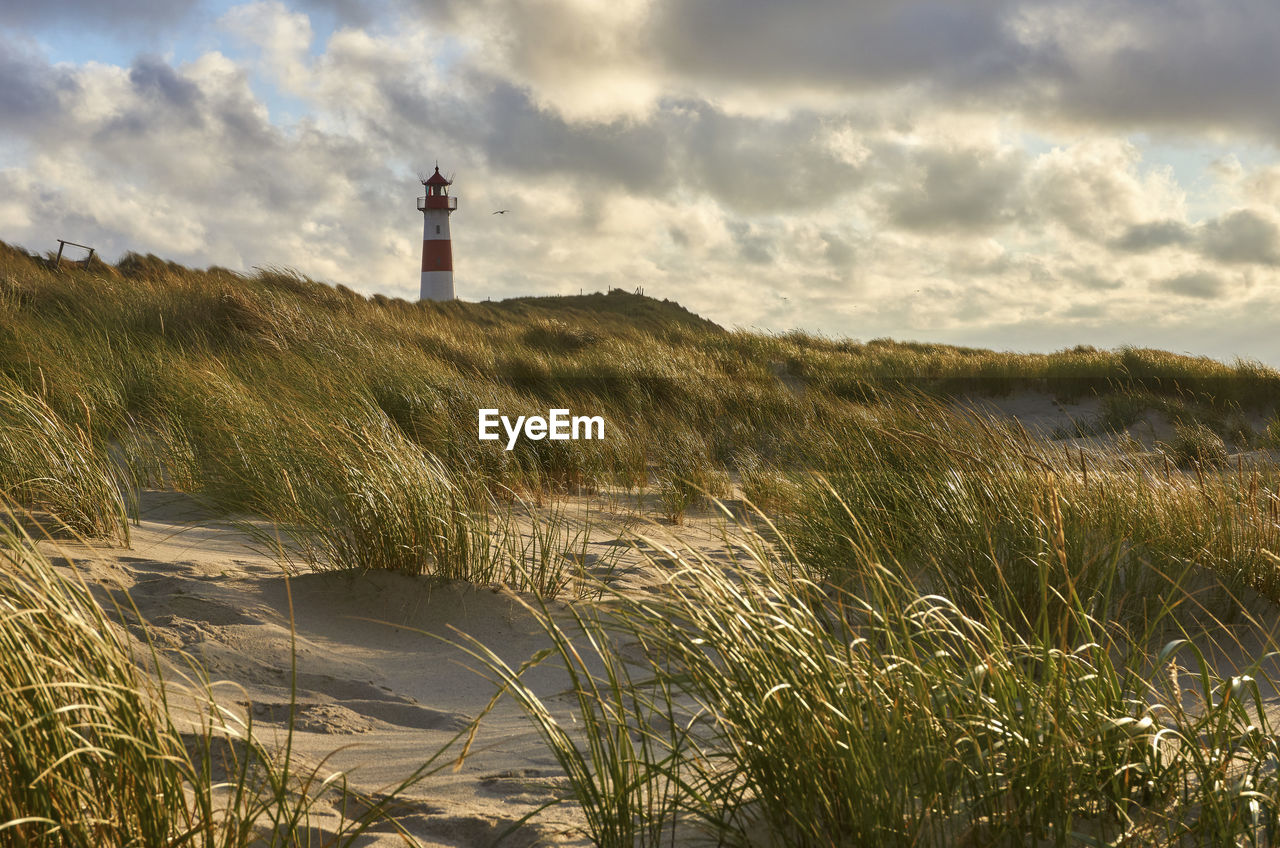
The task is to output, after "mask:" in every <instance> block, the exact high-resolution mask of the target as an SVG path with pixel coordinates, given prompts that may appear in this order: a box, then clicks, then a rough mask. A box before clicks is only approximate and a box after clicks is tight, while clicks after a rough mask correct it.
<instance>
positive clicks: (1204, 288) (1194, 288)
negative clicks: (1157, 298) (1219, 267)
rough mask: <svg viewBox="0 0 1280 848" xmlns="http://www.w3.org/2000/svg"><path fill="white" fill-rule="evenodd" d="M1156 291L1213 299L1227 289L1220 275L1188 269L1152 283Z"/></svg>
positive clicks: (1220, 295)
mask: <svg viewBox="0 0 1280 848" xmlns="http://www.w3.org/2000/svg"><path fill="white" fill-rule="evenodd" d="M1152 287H1153V288H1155V289H1156V290H1157V291H1165V292H1169V293H1170V294H1176V295H1181V296H1183V297H1192V298H1196V299H1198V300H1214V299H1217V298H1220V297H1222V295H1224V294H1225V293H1226V291H1227V284H1226V282H1225V281H1224V280H1223V279H1222V277H1220V276H1218V275H1217V274H1214V273H1213V272H1211V271H1189V272H1187V273H1185V274H1179V275H1178V276H1176V277H1171V278H1170V279H1167V280H1160V281H1157V282H1155V283H1153V284H1152Z"/></svg>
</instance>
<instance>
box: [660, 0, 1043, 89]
mask: <svg viewBox="0 0 1280 848" xmlns="http://www.w3.org/2000/svg"><path fill="white" fill-rule="evenodd" d="M1015 6H1016V4H1015V3H1013V2H1006V0H970V2H966V3H954V2H950V0H902V2H889V0H861V1H860V2H850V0H810V2H804V3H778V2H776V1H775V0H666V2H661V3H660V4H659V11H658V13H657V14H656V16H655V17H654V20H653V23H652V28H651V30H650V32H649V38H650V42H649V43H650V46H651V47H652V48H653V49H656V50H658V51H660V52H661V54H662V55H663V57H664V59H665V61H666V63H667V64H668V65H669V66H671V67H673V68H676V69H678V70H681V71H684V72H686V73H692V74H696V75H698V76H703V77H712V78H718V79H724V80H730V81H734V82H740V81H748V82H750V83H752V84H763V85H765V86H770V87H772V86H777V85H788V84H791V85H795V84H801V85H813V84H822V85H827V84H836V85H841V86H844V87H855V88H859V87H868V86H881V85H898V84H903V83H911V82H915V81H918V80H921V79H939V80H960V79H963V80H969V81H971V82H973V83H977V84H982V82H983V81H985V80H988V79H992V78H996V79H1000V78H1007V77H1010V76H1012V75H1016V73H1017V72H1018V69H1019V67H1020V66H1022V65H1023V64H1024V63H1025V62H1027V61H1030V60H1032V59H1033V58H1034V57H1032V56H1029V55H1027V51H1026V50H1024V48H1023V47H1022V46H1021V45H1020V44H1018V43H1017V41H1016V39H1015V38H1014V36H1013V34H1012V33H1011V32H1010V31H1009V28H1008V27H1007V26H1006V25H1005V15H1006V12H1007V10H1009V9H1011V8H1014V7H1015Z"/></svg>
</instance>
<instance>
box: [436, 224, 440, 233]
mask: <svg viewBox="0 0 1280 848" xmlns="http://www.w3.org/2000/svg"><path fill="white" fill-rule="evenodd" d="M436 235H440V225H439V224H436Z"/></svg>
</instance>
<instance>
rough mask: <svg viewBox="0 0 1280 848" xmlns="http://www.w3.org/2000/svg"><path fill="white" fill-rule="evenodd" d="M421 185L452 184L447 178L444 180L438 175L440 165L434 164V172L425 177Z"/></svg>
mask: <svg viewBox="0 0 1280 848" xmlns="http://www.w3.org/2000/svg"><path fill="white" fill-rule="evenodd" d="M423 185H426V186H447V185H452V183H450V182H449V181H448V180H446V179H445V178H444V177H442V176H440V166H439V165H436V172H435V173H434V174H432V175H431V176H429V177H427V179H426V181H425V182H423Z"/></svg>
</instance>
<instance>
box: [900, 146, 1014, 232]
mask: <svg viewBox="0 0 1280 848" xmlns="http://www.w3.org/2000/svg"><path fill="white" fill-rule="evenodd" d="M911 158H912V163H911V165H909V166H908V168H909V170H908V172H907V174H899V175H898V178H899V180H900V184H899V185H897V186H895V187H894V188H893V189H891V190H890V192H889V193H888V195H887V196H886V197H885V212H886V215H887V217H888V219H889V221H890V222H891V223H892V224H894V225H895V226H897V227H901V228H903V229H907V230H915V231H918V232H969V233H974V232H984V231H989V230H991V229H993V228H994V227H997V226H999V225H1001V224H1007V223H1009V222H1011V221H1012V220H1014V219H1015V218H1016V217H1017V216H1018V215H1019V203H1018V201H1017V198H1016V195H1017V194H1018V191H1019V188H1020V185H1021V183H1022V180H1023V177H1024V172H1025V168H1026V159H1025V157H1024V156H1023V155H1021V154H1019V153H1011V154H1005V153H998V152H993V151H990V150H978V149H967V150H951V149H941V148H932V149H924V150H920V151H917V152H914V154H913V155H912V157H911ZM912 172H914V173H912Z"/></svg>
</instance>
